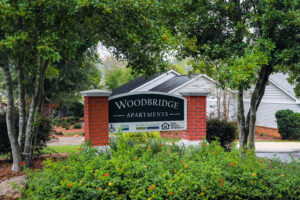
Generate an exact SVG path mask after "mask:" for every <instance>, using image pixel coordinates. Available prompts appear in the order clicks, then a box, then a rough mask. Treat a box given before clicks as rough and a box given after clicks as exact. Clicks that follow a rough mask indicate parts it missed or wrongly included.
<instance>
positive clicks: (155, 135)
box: [124, 132, 160, 144]
mask: <svg viewBox="0 0 300 200" xmlns="http://www.w3.org/2000/svg"><path fill="white" fill-rule="evenodd" d="M124 135H125V138H126V139H127V140H130V141H133V142H136V143H140V144H147V143H148V142H149V141H150V140H152V139H159V138H160V132H140V133H124Z"/></svg>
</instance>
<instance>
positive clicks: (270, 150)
mask: <svg viewBox="0 0 300 200" xmlns="http://www.w3.org/2000/svg"><path fill="white" fill-rule="evenodd" d="M255 147H256V150H255V152H256V156H258V157H263V158H269V159H274V158H279V159H280V160H281V161H282V162H291V160H292V157H293V158H294V159H296V160H298V161H299V158H300V142H255Z"/></svg>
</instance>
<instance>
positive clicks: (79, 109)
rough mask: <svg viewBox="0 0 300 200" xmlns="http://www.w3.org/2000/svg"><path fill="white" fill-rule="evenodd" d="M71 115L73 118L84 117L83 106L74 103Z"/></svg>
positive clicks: (70, 108)
mask: <svg viewBox="0 0 300 200" xmlns="http://www.w3.org/2000/svg"><path fill="white" fill-rule="evenodd" d="M69 113H70V115H72V116H76V117H83V113H84V106H83V104H82V103H80V102H74V103H72V104H71V106H70V107H69Z"/></svg>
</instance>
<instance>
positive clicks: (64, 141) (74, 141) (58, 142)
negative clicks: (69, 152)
mask: <svg viewBox="0 0 300 200" xmlns="http://www.w3.org/2000/svg"><path fill="white" fill-rule="evenodd" d="M83 141H84V137H58V138H54V139H51V140H50V141H49V142H47V145H48V146H65V145H81V144H82V142H83Z"/></svg>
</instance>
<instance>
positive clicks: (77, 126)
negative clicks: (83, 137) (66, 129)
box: [73, 123, 82, 129]
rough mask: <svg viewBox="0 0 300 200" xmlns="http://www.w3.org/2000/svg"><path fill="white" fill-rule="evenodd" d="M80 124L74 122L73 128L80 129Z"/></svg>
mask: <svg viewBox="0 0 300 200" xmlns="http://www.w3.org/2000/svg"><path fill="white" fill-rule="evenodd" d="M81 127H82V125H81V124H79V123H77V124H74V126H73V128H74V129H81Z"/></svg>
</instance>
